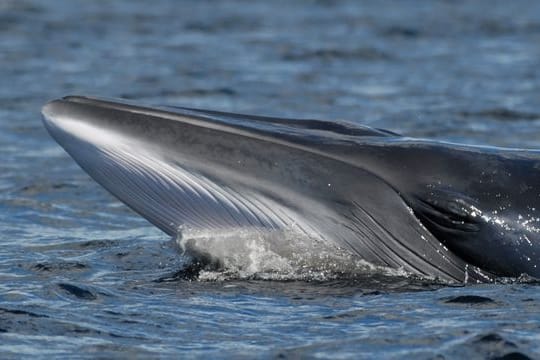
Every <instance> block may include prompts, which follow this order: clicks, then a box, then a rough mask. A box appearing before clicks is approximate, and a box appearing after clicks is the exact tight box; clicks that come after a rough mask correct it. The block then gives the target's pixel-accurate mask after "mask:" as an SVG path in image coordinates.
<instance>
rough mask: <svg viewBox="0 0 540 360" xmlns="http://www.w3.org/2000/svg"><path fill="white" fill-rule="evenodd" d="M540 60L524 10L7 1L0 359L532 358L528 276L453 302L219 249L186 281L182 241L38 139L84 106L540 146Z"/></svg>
mask: <svg viewBox="0 0 540 360" xmlns="http://www.w3.org/2000/svg"><path fill="white" fill-rule="evenodd" d="M539 44H540V3H539V2H537V1H533V0H531V1H512V2H510V1H487V0H486V1H427V0H426V1H420V0H407V1H398V0H396V1H372V2H358V1H353V0H351V1H340V2H334V1H298V2H289V1H247V0H246V1H242V0H236V1H227V2H217V1H173V0H170V1H127V0H125V1H115V2H109V1H82V0H81V1H68V0H51V1H38V0H34V1H28V0H2V1H0V155H1V161H0V358H2V359H3V358H19V357H32V358H51V357H63V356H65V357H68V356H69V357H75V358H77V357H78V358H128V357H131V358H169V357H171V358H172V357H174V358H178V357H180V358H190V357H192V358H193V357H201V358H202V357H208V358H210V357H212V358H230V357H239V358H332V359H334V358H370V359H371V358H417V359H443V358H444V359H451V358H507V359H510V358H516V359H518V358H527V357H529V358H538V357H540V291H539V290H540V287H539V284H538V283H537V282H535V281H533V280H531V279H527V278H522V279H510V280H508V281H506V282H504V283H502V282H501V283H496V284H483V285H471V284H467V285H465V284H453V285H451V286H450V285H448V284H441V283H438V282H436V281H432V280H431V281H430V280H426V279H418V278H411V277H409V276H407V275H406V274H403V273H401V272H399V271H396V272H382V271H373V270H372V269H371V270H368V271H361V269H362V264H354V263H353V262H351V260H350V259H349V258H348V257H347V255H346V254H334V253H332V252H331V251H327V250H328V249H326V250H325V251H322V250H321V251H320V252H316V251H315V250H314V249H310V251H309V252H306V257H304V258H302V257H301V258H297V259H294V260H295V261H293V262H291V259H284V258H282V257H279V256H276V255H275V254H274V253H273V252H272V251H270V250H269V249H267V248H265V242H264V239H258V238H254V237H253V236H251V235H250V234H249V233H234V234H219V236H218V235H216V234H195V235H193V234H192V235H191V236H192V237H196V238H198V239H199V241H203V242H204V241H206V242H208V243H209V244H219V246H220V247H219V248H220V249H224V251H225V250H229V252H228V253H224V255H223V256H224V257H226V259H227V263H226V267H225V268H224V269H221V270H218V271H206V272H203V273H202V274H200V275H199V276H198V277H197V276H191V275H193V274H190V272H189V271H186V269H187V270H189V265H190V261H191V259H189V258H188V257H187V256H186V255H184V254H183V253H182V248H181V246H179V244H178V243H182V239H170V238H168V237H167V236H165V235H164V234H162V233H161V232H159V231H158V230H157V229H155V228H154V227H152V226H151V225H149V224H148V223H147V222H146V221H145V220H144V219H142V218H140V217H138V216H137V215H135V214H134V213H133V212H131V211H130V210H129V209H127V208H126V207H125V206H124V205H122V204H121V203H119V202H118V201H117V200H115V199H114V198H113V197H112V196H111V195H109V194H108V193H107V192H105V191H104V190H103V189H102V188H100V187H99V186H98V185H97V184H96V183H94V182H93V181H92V180H91V179H90V178H89V177H88V176H87V175H86V174H85V173H84V172H83V171H82V170H80V169H79V168H78V167H77V165H76V164H75V163H74V162H73V161H72V160H71V159H70V158H69V157H68V156H67V155H66V154H65V153H64V152H63V150H62V149H61V148H60V147H59V146H58V145H57V144H56V143H55V142H54V141H53V140H52V139H51V138H50V137H49V136H48V135H47V134H46V131H45V130H44V128H43V126H42V123H41V120H40V108H41V106H42V105H43V104H44V103H45V102H46V101H47V100H50V99H53V98H57V97H60V96H64V95H67V94H85V95H98V96H105V97H122V98H126V99H131V100H137V101H143V102H146V103H154V104H173V105H184V106H190V107H201V108H210V109H216V110H224V111H234V112H243V113H254V114H264V115H274V116H289V117H311V118H322V119H344V120H348V121H353V122H358V123H362V124H366V125H369V126H374V127H380V128H385V129H388V130H392V131H395V132H398V133H402V134H406V135H409V136H414V137H427V138H434V139H441V140H449V141H457V142H463V143H469V144H486V145H496V146H510V147H522V148H540V66H538V65H539V63H540V46H539ZM201 239H202V240H201ZM281 239H282V241H283V242H284V244H286V243H287V241H289V242H290V241H293V240H294V239H289V238H288V237H287V234H284V235H283V237H282V238H281ZM212 241H213V242H212ZM229 244H234V247H229ZM230 249H233V250H232V251H231V250H230ZM308 253H309V257H308V256H307V255H308ZM317 256H319V258H318V260H317Z"/></svg>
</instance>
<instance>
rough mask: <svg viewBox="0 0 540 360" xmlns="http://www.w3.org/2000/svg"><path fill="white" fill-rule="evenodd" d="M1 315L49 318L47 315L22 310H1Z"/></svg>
mask: <svg viewBox="0 0 540 360" xmlns="http://www.w3.org/2000/svg"><path fill="white" fill-rule="evenodd" d="M0 313H4V314H11V315H24V316H29V317H33V318H48V316H47V315H42V314H36V313H33V312H30V311H26V310H21V309H5V308H0Z"/></svg>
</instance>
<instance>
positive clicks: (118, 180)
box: [43, 97, 540, 282]
mask: <svg viewBox="0 0 540 360" xmlns="http://www.w3.org/2000/svg"><path fill="white" fill-rule="evenodd" d="M43 115H44V123H45V125H46V127H47V129H48V131H49V133H50V134H51V135H52V136H53V137H54V138H55V139H56V140H57V141H58V142H59V143H60V145H62V147H64V149H65V150H66V151H67V152H68V153H69V154H70V155H71V156H72V157H73V158H74V159H75V161H76V162H77V163H78V164H79V165H80V166H81V167H82V168H83V169H84V170H85V171H86V172H88V173H89V174H90V176H92V177H93V178H94V179H95V180H96V181H97V182H98V183H100V184H101V185H102V186H103V187H105V188H106V189H107V190H108V191H109V192H111V193H112V194H113V195H114V196H116V197H117V198H118V199H120V200H121V201H123V202H124V203H125V204H127V205H128V206H129V207H131V208H132V209H134V210H135V211H136V212H138V213H139V214H141V215H142V216H143V217H145V218H146V219H147V220H149V221H150V222H151V223H153V224H154V225H156V226H157V227H159V228H160V229H161V230H163V231H164V232H165V233H167V234H169V235H171V236H177V235H178V234H179V235H178V236H179V243H180V245H181V246H183V248H184V249H187V250H188V251H189V252H191V253H193V254H197V255H198V256H201V257H205V258H207V259H210V260H209V263H212V262H213V263H215V264H218V266H222V267H224V268H227V266H229V268H230V266H231V264H235V266H237V267H238V268H239V269H240V271H247V273H249V272H250V271H251V272H253V271H254V270H260V271H258V273H264V274H279V271H280V269H281V270H283V269H285V270H286V269H287V266H289V267H290V269H305V268H306V267H308V268H312V269H315V270H316V271H319V270H320V271H322V272H325V271H328V272H332V271H333V272H334V273H336V274H338V273H350V272H354V271H368V270H369V269H394V271H398V272H401V271H403V272H406V273H409V274H414V275H418V276H426V277H430V278H438V279H442V280H445V281H458V282H463V281H467V280H471V281H490V280H493V279H495V278H496V277H497V276H519V275H520V274H522V273H527V274H529V275H532V276H540V268H538V265H539V262H540V258H539V256H538V252H539V251H540V249H539V242H538V241H539V239H538V233H539V232H540V227H539V226H538V222H539V221H540V215H538V211H539V210H537V206H536V204H537V202H538V200H539V199H540V191H539V190H540V189H539V187H538V182H537V179H539V178H540V177H539V175H540V166H539V165H540V154H539V153H538V152H536V151H524V150H510V149H500V148H487V147H472V146H465V145H457V144H448V143H441V142H435V141H428V140H418V139H410V138H405V137H401V136H399V135H397V134H394V133H391V132H388V131H384V130H378V129H371V128H368V127H363V126H359V125H353V124H348V123H342V122H329V121H321V120H293V119H280V118H268V117H260V116H249V115H238V114H229V113H222V112H216V111H206V110H196V109H189V108H175V107H145V106H140V105H137V104H130V103H126V102H121V101H116V100H114V101H113V100H102V99H95V98H86V97H67V98H64V99H61V100H56V101H53V102H50V103H49V104H47V105H46V106H45V107H44V108H43ZM228 234H229V235H228ZM250 244H251V245H250ZM249 246H252V248H253V249H255V251H252V252H250V251H247V252H246V249H249ZM257 249H259V250H262V251H259V252H257ZM246 254H248V256H245V255H246ZM235 256H236V257H235ZM250 256H251V257H252V258H251V259H250ZM317 258H319V259H322V261H320V262H319V263H317ZM340 266H341V268H340ZM290 269H289V270H288V273H291V271H290ZM255 272H257V271H255ZM292 272H294V271H292Z"/></svg>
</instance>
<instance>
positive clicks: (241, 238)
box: [176, 228, 410, 281]
mask: <svg viewBox="0 0 540 360" xmlns="http://www.w3.org/2000/svg"><path fill="white" fill-rule="evenodd" d="M176 242H177V243H178V245H179V246H180V248H181V249H182V251H183V252H184V253H185V254H187V255H189V256H192V257H193V258H194V262H197V263H199V264H201V267H200V269H199V271H198V277H197V279H198V280H203V281H204V280H207V281H221V280H231V279H255V280H281V281H283V280H304V281H327V280H336V279H351V278H355V277H365V276H366V275H369V274H383V275H387V276H396V277H397V276H399V277H404V276H409V275H410V274H408V273H407V272H405V271H404V270H402V269H390V268H387V267H380V266H375V265H373V264H371V263H369V262H366V261H364V260H362V259H360V258H359V257H358V256H357V255H355V254H353V253H352V252H350V251H348V250H347V249H343V248H340V247H339V246H337V245H336V244H334V243H333V242H330V241H325V240H324V239H320V238H316V237H311V236H308V235H306V234H299V233H298V232H295V231H293V230H289V229H285V230H267V229H259V228H233V229H227V230H219V231H217V230H193V229H181V230H180V231H179V233H178V236H177V239H176Z"/></svg>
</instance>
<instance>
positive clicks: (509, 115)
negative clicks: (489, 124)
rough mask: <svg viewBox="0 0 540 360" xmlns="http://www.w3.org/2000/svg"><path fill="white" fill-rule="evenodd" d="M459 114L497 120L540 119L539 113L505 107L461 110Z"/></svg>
mask: <svg viewBox="0 0 540 360" xmlns="http://www.w3.org/2000/svg"><path fill="white" fill-rule="evenodd" d="M459 115H460V116H463V117H481V118H488V119H493V120H499V121H513V120H538V119H540V114H535V113H530V112H524V111H518V110H511V109H507V108H494V109H486V110H481V111H461V112H460V113H459Z"/></svg>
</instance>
